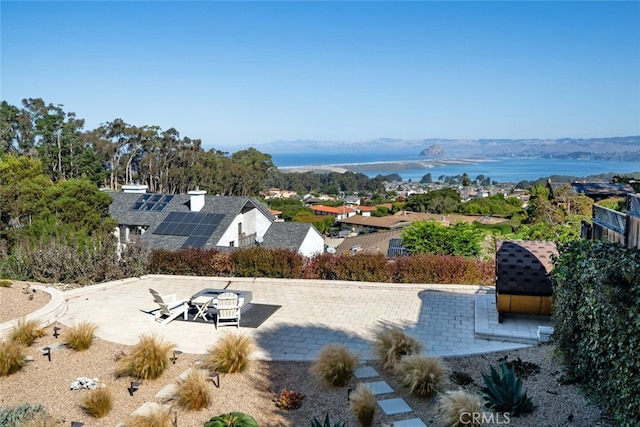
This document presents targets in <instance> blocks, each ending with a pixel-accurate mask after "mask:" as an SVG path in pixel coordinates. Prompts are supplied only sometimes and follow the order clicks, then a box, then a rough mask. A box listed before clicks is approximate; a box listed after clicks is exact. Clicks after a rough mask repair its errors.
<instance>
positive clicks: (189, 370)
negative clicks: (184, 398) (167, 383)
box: [178, 368, 193, 381]
mask: <svg viewBox="0 0 640 427" xmlns="http://www.w3.org/2000/svg"><path fill="white" fill-rule="evenodd" d="M192 370H193V369H191V368H189V369H187V370H186V371H184V372H183V373H181V374H180V376H179V377H178V378H180V379H181V380H182V381H184V380H186V379H187V377H188V376H189V374H190V373H191V371H192Z"/></svg>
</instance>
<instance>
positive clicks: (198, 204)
mask: <svg viewBox="0 0 640 427" xmlns="http://www.w3.org/2000/svg"><path fill="white" fill-rule="evenodd" d="M188 194H189V196H191V198H190V200H189V206H190V208H191V212H200V211H201V210H202V208H203V207H204V195H205V194H207V192H206V191H204V190H200V189H199V187H196V189H195V190H192V191H189V193H188Z"/></svg>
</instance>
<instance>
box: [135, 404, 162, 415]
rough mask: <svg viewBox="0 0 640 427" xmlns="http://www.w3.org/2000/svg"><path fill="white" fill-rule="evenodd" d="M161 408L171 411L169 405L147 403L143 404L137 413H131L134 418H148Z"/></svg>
mask: <svg viewBox="0 0 640 427" xmlns="http://www.w3.org/2000/svg"><path fill="white" fill-rule="evenodd" d="M159 408H163V409H165V410H168V409H169V405H160V404H159V403H156V402H145V403H143V404H142V406H140V407H139V408H138V409H136V410H135V411H133V412H132V413H131V416H132V417H135V416H136V415H142V416H146V415H149V414H151V413H152V412H153V411H155V410H157V409H159Z"/></svg>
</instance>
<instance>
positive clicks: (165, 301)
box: [149, 288, 189, 326]
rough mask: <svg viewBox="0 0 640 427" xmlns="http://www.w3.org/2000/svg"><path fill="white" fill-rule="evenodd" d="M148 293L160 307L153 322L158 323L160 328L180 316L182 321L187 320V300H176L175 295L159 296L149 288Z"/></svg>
mask: <svg viewBox="0 0 640 427" xmlns="http://www.w3.org/2000/svg"><path fill="white" fill-rule="evenodd" d="M149 292H151V295H153V300H154V301H155V302H156V303H157V304H158V305H159V306H160V309H159V310H158V312H157V313H156V314H155V315H154V319H155V321H156V322H158V323H160V326H164V325H166V324H167V323H169V322H171V321H172V320H173V319H175V318H176V317H178V316H180V315H181V314H182V315H183V316H184V320H187V319H188V312H189V300H188V299H182V300H178V299H176V295H175V294H169V295H160V294H159V293H158V291H156V290H154V289H151V288H149Z"/></svg>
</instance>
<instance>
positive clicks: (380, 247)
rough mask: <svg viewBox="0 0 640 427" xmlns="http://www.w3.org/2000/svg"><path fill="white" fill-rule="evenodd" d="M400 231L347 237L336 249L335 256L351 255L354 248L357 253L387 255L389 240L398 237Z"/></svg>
mask: <svg viewBox="0 0 640 427" xmlns="http://www.w3.org/2000/svg"><path fill="white" fill-rule="evenodd" d="M401 232H402V230H400V229H396V230H391V231H384V232H379V233H368V234H361V235H359V236H355V237H347V238H346V239H344V240H343V241H342V243H340V245H338V247H337V248H336V254H343V253H347V254H349V253H351V251H352V249H353V248H354V247H356V248H357V249H356V250H357V252H359V253H369V254H377V253H381V254H384V255H387V253H388V251H389V242H390V241H391V239H393V238H396V237H399V236H400V233H401Z"/></svg>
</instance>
